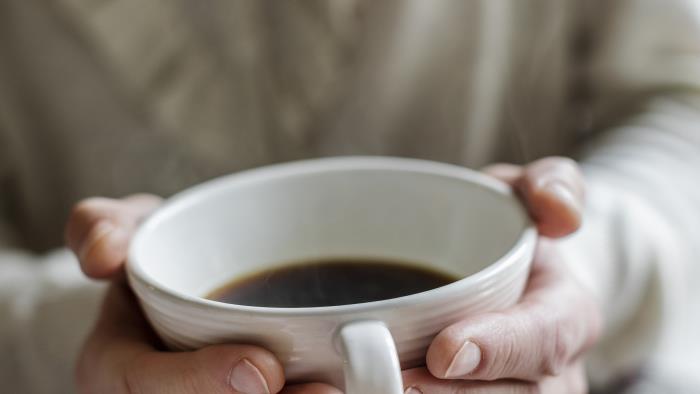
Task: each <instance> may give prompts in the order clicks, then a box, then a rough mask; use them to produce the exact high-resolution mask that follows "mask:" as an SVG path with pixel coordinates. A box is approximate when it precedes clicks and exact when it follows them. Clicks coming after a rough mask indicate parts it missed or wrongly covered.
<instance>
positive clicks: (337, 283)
mask: <svg viewBox="0 0 700 394" xmlns="http://www.w3.org/2000/svg"><path fill="white" fill-rule="evenodd" d="M455 280H457V278H455V277H453V276H450V275H447V274H445V273H442V272H438V271H434V270H431V269H426V268H422V267H420V266H418V265H411V264H407V263H397V262H387V261H379V260H359V259H358V260H350V259H332V260H323V261H313V262H307V263H299V264H291V265H286V266H283V267H280V268H274V269H270V270H267V271H262V272H258V273H255V274H252V275H249V276H247V277H243V278H238V279H236V280H235V281H233V282H231V283H229V284H227V285H225V286H223V287H221V288H219V289H217V290H215V291H213V292H212V293H211V294H209V295H208V296H207V298H208V299H210V300H214V301H221V302H227V303H229V304H238V305H250V306H264V307H280V308H302V307H315V306H333V305H347V304H358V303H362V302H370V301H378V300H386V299H389V298H396V297H401V296H406V295H410V294H415V293H420V292H422V291H426V290H431V289H434V288H436V287H440V286H444V285H446V284H449V283H452V282H454V281H455Z"/></svg>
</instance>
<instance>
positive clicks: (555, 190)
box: [543, 181, 581, 212]
mask: <svg viewBox="0 0 700 394" xmlns="http://www.w3.org/2000/svg"><path fill="white" fill-rule="evenodd" d="M543 189H544V190H546V191H547V193H549V194H551V195H552V196H554V197H556V198H557V200H559V201H561V202H563V203H564V204H566V205H567V206H569V208H571V209H572V210H574V211H576V212H579V211H580V210H581V202H580V201H579V200H578V198H576V196H575V195H574V192H573V191H572V190H571V188H569V187H567V186H566V185H564V184H563V183H561V182H559V181H553V182H549V183H546V184H545V185H544V187H543Z"/></svg>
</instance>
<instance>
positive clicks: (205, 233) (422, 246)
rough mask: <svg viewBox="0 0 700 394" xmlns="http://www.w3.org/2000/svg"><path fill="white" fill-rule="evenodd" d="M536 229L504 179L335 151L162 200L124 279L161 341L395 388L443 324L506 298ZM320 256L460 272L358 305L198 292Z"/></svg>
mask: <svg viewBox="0 0 700 394" xmlns="http://www.w3.org/2000/svg"><path fill="white" fill-rule="evenodd" d="M535 242H536V231H535V229H534V228H533V226H532V223H531V222H530V220H529V219H528V215H527V214H526V212H525V210H524V209H523V208H522V206H521V205H520V204H519V202H518V201H517V199H516V197H515V196H514V195H513V193H512V192H511V190H510V188H509V187H507V186H506V185H505V184H503V183H501V182H499V181H497V180H495V179H492V178H490V177H487V176H485V175H482V174H480V173H478V172H474V171H471V170H468V169H465V168H462V167H457V166H452V165H448V164H441V163H435V162H429V161H422V160H413V159H399V158H383V157H344V158H331V159H318V160H308V161H301V162H295V163H289V164H281V165H274V166H270V167H264V168H260V169H255V170H251V171H245V172H241V173H238V174H234V175H230V176H225V177H222V178H218V179H215V180H212V181H209V182H206V183H203V184H201V185H199V186H195V187H193V188H191V189H189V190H186V191H184V192H182V193H180V194H178V195H176V196H175V197H173V198H170V199H169V200H167V201H166V202H165V203H164V204H163V206H162V207H161V208H160V209H158V210H157V211H156V212H155V213H154V214H153V215H151V216H150V217H149V218H148V219H147V220H146V221H145V222H144V223H143V224H142V226H141V227H140V229H139V230H138V231H137V233H136V235H135V236H134V238H133V240H132V243H131V246H130V249H129V256H128V262H127V271H128V276H129V281H130V284H131V286H132V288H133V290H134V292H135V293H136V295H137V296H138V298H139V300H140V303H141V305H142V307H143V310H144V312H145V314H146V316H147V318H148V320H149V321H150V323H151V324H152V326H153V328H154V329H155V331H156V332H157V333H158V335H160V337H161V338H162V339H163V341H164V342H165V344H167V345H168V346H169V347H170V348H172V349H181V350H188V349H197V348H201V347H203V346H206V345H210V344H219V343H247V344H256V345H260V346H263V347H265V348H267V349H269V350H271V351H272V352H273V353H274V354H275V355H276V356H277V357H278V358H279V360H280V361H281V362H282V364H283V365H284V368H285V373H286V376H287V378H288V379H289V380H292V381H321V382H328V383H331V384H334V385H336V386H337V387H341V388H342V387H343V384H344V386H345V390H346V393H348V394H400V393H403V387H402V380H401V374H400V371H401V369H402V368H410V367H415V366H419V365H423V364H424V359H425V354H426V350H427V347H428V346H429V344H430V341H431V340H432V338H433V337H434V336H435V335H436V334H437V333H438V332H439V331H440V330H442V329H443V328H445V327H447V326H449V325H450V324H452V323H455V322H457V321H459V320H461V319H463V318H465V317H467V316H469V315H472V314H475V313H482V312H487V311H497V310H501V309H504V308H507V307H509V306H511V305H513V304H514V303H516V302H517V300H518V299H519V297H520V296H521V294H522V292H523V289H524V286H525V282H526V280H527V277H528V272H529V268H530V262H531V260H532V256H533V253H534V249H535ZM327 257H363V258H380V259H382V260H387V261H402V260H403V261H410V262H416V263H419V264H422V265H425V266H428V267H430V268H432V269H436V270H439V271H443V272H445V273H449V274H451V275H454V276H456V277H459V278H462V279H460V280H458V281H456V282H454V283H451V284H448V285H446V286H442V287H439V288H436V289H433V290H429V291H425V292H422V293H418V294H413V295H409V296H405V297H399V298H394V299H387V300H382V301H376V302H367V303H361V304H352V305H341V306H329V307H313V308H267V307H254V306H241V305H232V304H226V303H220V302H216V301H211V300H207V299H205V298H203V296H204V295H205V294H207V293H208V292H210V291H211V290H213V289H216V288H218V287H220V286H221V285H223V284H225V283H227V282H230V281H231V280H232V279H233V278H236V277H237V276H241V275H246V274H248V273H250V272H255V271H260V270H263V269H266V268H270V267H275V266H278V265H280V264H282V263H285V262H292V261H302V260H316V259H319V258H327Z"/></svg>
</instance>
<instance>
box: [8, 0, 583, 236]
mask: <svg viewBox="0 0 700 394" xmlns="http://www.w3.org/2000/svg"><path fill="white" fill-rule="evenodd" d="M577 3H578V2H575V1H567V2H562V1H558V0H545V1H523V2H509V1H473V2H463V1H454V2H439V3H438V2H424V1H396V2H371V1H351V2H345V3H341V2H333V3H332V4H333V6H331V5H330V4H331V3H327V2H323V1H317V2H305V3H296V2H293V3H286V2H283V3H280V2H275V3H274V5H273V4H272V3H269V2H257V1H255V2H253V1H251V2H226V1H220V2H204V3H202V2H185V1H160V2H147V3H144V2H141V1H137V0H125V1H106V2H92V1H80V0H63V1H58V2H51V3H34V2H7V3H4V4H3V5H2V7H0V8H2V10H1V12H0V14H4V17H2V18H0V19H1V22H0V25H2V26H3V27H2V28H0V29H2V30H3V31H2V33H3V34H2V35H3V36H4V37H5V38H3V40H4V42H3V44H4V45H5V48H4V49H3V52H7V53H8V54H11V55H12V56H10V57H9V58H6V59H5V60H4V61H3V62H2V65H0V73H1V74H4V75H0V81H1V82H3V83H5V84H6V87H7V88H6V89H3V92H2V93H0V100H2V101H0V108H1V110H2V112H0V114H2V115H1V116H0V122H1V123H0V132H1V133H4V135H3V136H0V138H6V140H5V141H4V144H5V146H6V148H7V150H8V151H9V152H8V154H7V158H9V160H8V162H9V170H8V173H9V174H10V175H9V176H7V177H6V178H7V179H8V180H7V181H4V182H5V183H4V184H3V187H4V188H7V189H11V190H9V191H10V193H6V194H5V197H3V198H5V199H7V200H9V201H8V204H9V205H10V206H11V209H12V214H13V216H14V219H15V220H16V222H17V223H23V224H22V226H20V230H21V231H22V233H23V234H24V235H25V236H27V237H29V238H31V239H32V243H31V245H30V246H32V247H35V248H37V249H43V248H48V247H51V246H55V245H56V243H57V242H59V240H60V238H59V234H60V230H61V228H62V222H63V220H64V219H65V215H66V213H67V211H68V208H69V206H70V205H71V204H72V203H74V202H75V201H76V200H77V199H80V198H83V197H86V196H90V195H106V196H121V195H125V194H128V193H133V192H154V193H158V194H161V195H169V194H171V193H173V192H175V191H177V190H180V189H182V188H184V187H187V186H189V185H192V184H194V183H196V182H200V181H202V180H205V179H208V178H211V177H214V176H217V175H221V174H225V173H229V172H233V171H238V170H242V169H245V168H251V167H255V166H260V165H264V164H267V163H273V162H280V161H287V160H295V159H302V158H309V157H318V156H327V155H347V154H358V155H396V156H410V157H419V158H425V159H432V160H440V161H445V162H451V163H456V164H461V165H467V166H470V167H479V166H481V165H484V164H487V163H489V162H492V161H496V160H507V161H514V162H522V161H526V160H531V159H533V158H536V157H540V156H544V155H550V154H565V153H567V152H569V151H570V149H571V147H572V146H573V144H574V143H575V142H576V138H577V137H576V135H577V133H576V132H577V126H578V125H579V124H580V122H579V118H578V116H579V113H578V112H577V109H578V107H577V102H576V100H577V99H578V98H577V96H575V95H574V93H575V90H576V89H574V87H573V85H575V84H576V83H577V81H578V77H579V75H577V71H578V69H577V67H576V66H577V64H576V62H577V58H576V56H577V54H576V53H575V51H574V50H572V47H574V45H572V44H573V43H574V41H575V40H576V39H577V38H578V34H579V29H578V27H579V26H578V25H577V20H576V18H575V16H576V15H575V14H576V7H577ZM574 49H575V48H574Z"/></svg>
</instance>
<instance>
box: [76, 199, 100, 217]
mask: <svg viewBox="0 0 700 394" xmlns="http://www.w3.org/2000/svg"><path fill="white" fill-rule="evenodd" d="M106 202H107V199H106V198H103V197H89V198H86V199H83V200H81V201H78V202H77V203H75V205H73V208H72V209H71V215H70V217H71V218H75V219H79V218H89V217H91V216H93V215H94V214H95V212H97V211H99V209H100V208H101V207H103V206H104V205H105V203H106Z"/></svg>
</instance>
